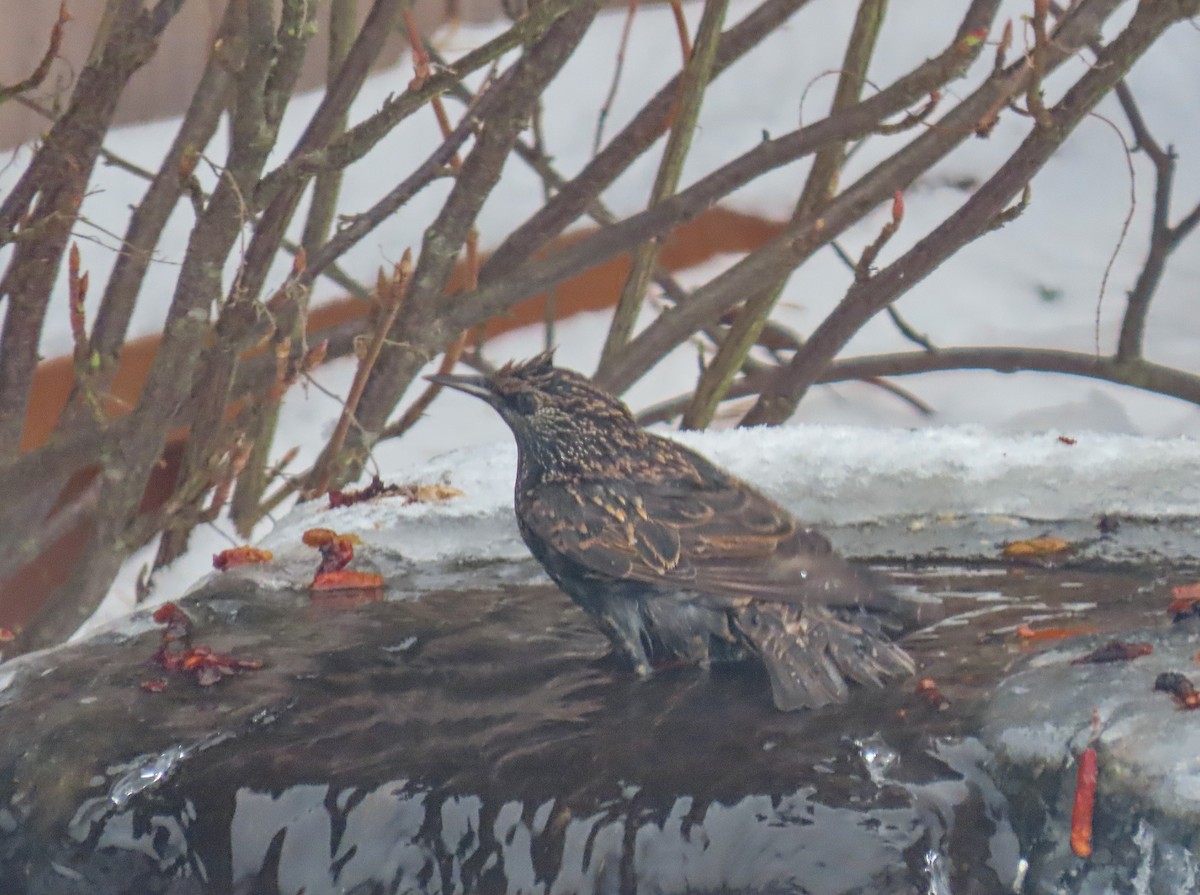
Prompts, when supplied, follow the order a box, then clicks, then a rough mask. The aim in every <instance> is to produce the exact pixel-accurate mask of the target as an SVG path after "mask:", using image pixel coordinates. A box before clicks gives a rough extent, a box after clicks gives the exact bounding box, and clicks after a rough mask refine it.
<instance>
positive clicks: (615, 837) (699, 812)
mask: <svg viewBox="0 0 1200 895" xmlns="http://www.w3.org/2000/svg"><path fill="white" fill-rule="evenodd" d="M524 574H527V572H521V573H511V577H514V578H519V577H521V575H524ZM506 575H510V573H509V572H505V571H504V570H503V569H498V570H495V575H494V576H493V580H503V579H504V578H505V577H506ZM388 597H389V598H388V599H385V600H382V601H380V602H374V603H367V604H365V605H357V606H354V607H353V608H350V609H347V608H345V607H346V606H347V605H348V603H345V602H337V601H327V602H323V603H320V602H314V601H313V599H312V598H311V596H310V595H309V594H308V593H307V592H303V591H279V590H270V591H268V590H263V589H260V588H256V587H254V586H253V585H251V584H250V583H249V582H247V581H245V580H241V581H239V580H237V579H229V580H222V579H217V580H215V581H214V582H213V583H211V584H210V585H209V586H208V588H207V589H206V592H204V593H200V594H197V595H196V596H195V597H193V598H190V599H188V600H184V601H182V603H181V605H182V607H183V608H184V609H185V610H186V611H187V613H188V614H189V615H190V616H191V618H192V619H193V621H194V632H193V634H194V639H195V641H196V642H203V643H206V644H209V645H210V646H211V647H212V649H213V650H214V651H217V652H220V653H227V654H230V655H234V656H242V657H247V658H254V659H259V660H262V661H263V662H264V663H265V665H264V667H263V668H262V669H261V670H258V671H252V672H246V673H241V674H237V675H234V676H230V677H225V678H222V679H220V680H218V681H217V682H216V683H215V684H212V685H211V686H200V685H199V683H198V682H197V681H196V680H195V679H194V678H192V677H187V676H184V675H181V674H175V673H164V672H163V671H162V669H159V668H155V667H153V666H151V665H150V664H148V663H149V660H150V658H151V656H152V655H153V653H154V651H155V649H156V648H157V647H158V643H159V634H160V632H159V630H158V629H157V626H155V625H153V624H152V623H151V622H150V620H149V619H148V617H147V616H144V615H143V616H139V617H136V618H135V620H134V621H133V622H132V623H130V624H127V625H126V626H125V627H124V628H122V629H121V630H119V631H115V632H108V633H105V634H99V635H96V636H93V637H92V638H90V639H88V640H86V641H83V642H80V643H76V644H72V645H69V646H66V647H62V648H59V649H56V650H52V651H48V652H44V653H41V654H36V655H33V656H29V657H25V658H23V659H20V660H17V661H14V662H11V663H7V664H5V665H3V666H0V687H2V689H0V725H3V729H4V731H5V735H4V737H3V738H0V891H2V892H4V893H6V895H33V893H54V895H60V893H64V895H84V893H87V895H115V893H130V895H133V893H139V895H140V893H169V895H199V893H222V895H224V893H251V892H253V893H276V892H281V893H289V895H291V893H297V892H300V891H304V892H305V893H306V895H318V893H334V892H337V893H372V895H374V893H397V892H414V891H437V892H476V891H484V892H490V891H512V892H551V891H553V892H591V891H596V892H634V891H638V892H664V893H666V892H683V891H713V892H715V891H720V892H767V891H789V892H791V891H805V892H811V893H819V895H834V893H843V892H871V893H884V895H886V893H897V895H899V893H905V895H908V893H911V892H914V891H922V892H931V891H936V892H943V891H949V888H947V887H952V888H953V891H954V892H955V893H958V895H985V893H992V892H996V891H1001V890H1003V889H1004V888H1006V887H1008V886H1011V882H1012V879H1013V876H1014V873H1015V869H1016V866H1017V844H1016V843H1017V840H1016V838H1015V836H1014V835H1013V832H1012V830H1011V828H1010V827H1009V826H1008V825H1007V821H1006V820H1005V818H1004V812H1005V809H1004V802H1003V798H1002V797H1001V796H1000V795H999V793H998V792H997V791H996V790H995V788H994V786H992V784H991V782H990V781H989V780H988V778H987V776H986V774H984V772H983V771H982V767H983V766H984V764H985V763H986V761H987V754H986V752H985V750H984V749H983V748H982V747H981V746H980V745H979V743H978V742H977V741H975V740H973V739H971V738H969V737H965V738H964V737H962V736H959V735H956V734H955V731H956V730H957V729H958V725H961V723H962V722H961V719H957V720H956V719H954V718H952V717H950V715H951V714H952V713H947V712H943V713H940V714H934V713H928V712H927V713H924V714H922V713H921V711H920V710H919V709H914V710H913V711H912V712H910V713H908V714H905V713H903V712H900V711H898V707H899V706H902V705H904V702H903V694H901V693H900V692H898V691H897V690H888V691H862V692H859V693H857V694H856V696H855V699H853V700H852V701H851V703H850V704H849V705H848V706H845V707H837V708H833V709H830V710H827V711H819V712H812V713H808V714H792V715H784V714H780V713H778V712H776V711H774V709H773V708H772V707H771V703H770V698H769V695H768V687H767V682H766V680H765V678H764V677H763V676H762V674H761V673H759V672H758V671H756V670H754V669H748V668H731V669H714V670H712V671H704V670H700V669H695V668H681V669H677V670H671V671H667V672H664V673H661V674H659V675H657V676H656V677H655V678H653V679H652V680H650V681H646V682H639V681H637V680H634V679H633V678H632V677H631V676H629V675H628V674H626V673H625V672H623V671H622V670H620V669H617V668H614V667H613V666H612V665H611V664H610V662H609V661H608V660H607V659H606V658H605V657H604V656H603V650H604V646H605V644H604V641H603V638H602V637H601V636H600V635H599V634H598V633H597V632H596V631H594V630H593V628H592V626H591V625H590V624H589V623H588V622H587V621H586V620H585V619H584V618H583V617H582V615H581V614H580V613H579V612H578V611H577V610H576V609H574V608H573V607H572V605H571V604H570V603H569V602H568V601H567V600H566V599H565V598H563V597H562V596H561V595H560V594H558V593H557V592H556V591H555V590H553V589H552V588H549V587H546V586H533V585H527V584H519V585H504V586H500V587H499V588H498V589H496V590H492V591H486V592H485V591H477V590H476V591H473V590H453V591H437V592H432V593H424V594H421V595H419V596H414V595H403V594H401V593H400V591H399V590H398V589H397V588H396V587H393V588H392V589H390V590H389V592H388ZM350 602H353V601H350ZM160 676H161V677H163V678H164V679H165V680H166V682H167V686H166V688H165V689H163V690H162V691H161V692H148V691H147V690H145V689H143V688H142V687H141V686H140V684H141V682H142V681H144V680H145V679H147V678H148V677H160Z"/></svg>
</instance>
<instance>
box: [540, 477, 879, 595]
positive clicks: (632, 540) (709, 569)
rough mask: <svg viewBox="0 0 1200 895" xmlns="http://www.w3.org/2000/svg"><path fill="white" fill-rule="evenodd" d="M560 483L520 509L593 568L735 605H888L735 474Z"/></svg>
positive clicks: (817, 537) (545, 536)
mask: <svg viewBox="0 0 1200 895" xmlns="http://www.w3.org/2000/svg"><path fill="white" fill-rule="evenodd" d="M705 478H706V479H707V480H706V481H705V482H704V483H703V484H697V483H695V482H686V481H667V482H657V483H653V484H646V483H639V484H638V485H637V486H636V487H635V486H634V485H632V484H628V483H620V482H616V483H614V482H612V481H605V482H595V483H590V482H564V483H561V484H558V485H556V486H553V487H551V488H548V489H545V488H544V489H542V490H541V492H540V494H539V496H538V499H536V500H531V501H528V502H524V503H523V504H522V506H521V516H522V521H523V523H524V524H525V525H526V526H527V527H528V528H529V529H530V530H531V532H532V533H533V534H534V535H535V536H536V537H538V538H540V539H542V540H544V541H546V542H548V543H549V544H551V545H552V546H553V547H554V548H555V549H557V550H559V551H561V552H564V553H566V554H567V555H569V556H570V557H572V558H573V559H574V560H575V561H576V562H578V563H579V564H581V565H583V566H584V567H585V568H587V569H589V570H590V571H592V572H595V573H599V574H602V575H605V576H610V577H613V578H624V579H630V580H634V581H641V582H645V583H647V584H651V585H657V586H660V587H662V588H663V589H664V590H668V589H669V590H676V589H678V590H688V591H695V592H697V593H703V594H708V595H712V596H718V597H728V598H731V599H735V600H738V601H741V600H744V599H745V598H752V599H763V600H773V601H777V602H784V603H808V602H819V603H822V604H825V605H833V606H861V607H864V608H881V609H882V608H889V607H888V606H885V605H883V603H885V602H886V601H885V600H883V599H882V595H881V594H880V592H879V589H878V588H877V587H875V586H874V582H873V581H871V579H870V577H869V576H868V575H866V574H864V573H862V572H861V571H859V570H858V569H856V568H855V567H854V566H852V565H850V564H849V563H847V562H846V561H845V560H843V559H842V558H841V557H840V556H838V555H837V554H836V553H834V552H833V550H832V549H831V547H830V545H829V542H828V541H827V540H826V539H825V538H824V537H823V536H822V535H821V534H820V533H818V532H817V531H815V530H813V529H811V528H808V527H806V526H803V525H801V524H800V523H799V522H797V521H796V519H795V518H794V517H793V516H792V515H791V514H790V513H788V512H787V511H786V510H784V509H782V508H780V507H779V506H777V505H776V504H775V503H773V502H772V501H770V500H768V499H767V498H766V497H764V496H763V495H761V494H759V493H758V492H756V491H754V490H753V489H751V488H749V487H748V486H746V485H745V484H743V483H742V482H740V481H738V480H736V479H734V478H733V477H732V476H728V475H724V474H722V475H720V477H719V478H714V477H709V476H706V477H705Z"/></svg>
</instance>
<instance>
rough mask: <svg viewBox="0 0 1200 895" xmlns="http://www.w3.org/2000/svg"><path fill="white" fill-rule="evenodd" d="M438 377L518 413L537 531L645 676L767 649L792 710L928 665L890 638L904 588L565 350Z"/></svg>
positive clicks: (524, 478)
mask: <svg viewBox="0 0 1200 895" xmlns="http://www.w3.org/2000/svg"><path fill="white" fill-rule="evenodd" d="M426 378H427V379H429V380H430V381H432V382H434V383H437V384H439V385H442V386H445V387H448V388H451V389H456V390H458V391H460V392H464V393H466V394H468V395H472V396H474V397H476V398H480V399H482V400H483V401H485V402H486V403H487V404H489V405H491V407H493V408H494V409H495V410H496V411H497V412H498V413H499V414H500V416H501V418H502V419H503V420H504V422H505V423H507V424H508V426H509V428H510V429H511V430H512V434H513V436H514V438H515V440H516V443H517V457H518V460H517V474H516V483H515V489H514V508H515V510H516V517H517V523H518V526H519V528H520V533H521V536H522V538H523V540H524V541H525V544H526V545H527V546H528V548H529V550H530V552H531V553H532V554H533V556H534V557H535V558H536V559H537V560H538V561H539V562H540V563H541V565H542V566H543V568H544V569H545V570H546V572H547V573H548V574H549V576H550V578H551V579H552V580H553V581H554V582H555V584H557V585H558V587H559V588H560V589H561V590H563V591H564V592H565V593H566V594H567V595H568V596H569V597H570V598H571V599H572V600H573V601H574V602H575V603H576V604H578V605H579V606H580V607H581V608H582V609H583V610H584V611H585V612H586V613H587V614H588V615H589V616H590V617H591V619H592V620H593V621H594V622H595V623H596V625H597V626H598V627H599V628H600V630H601V631H602V632H603V633H604V634H605V635H607V637H608V639H609V641H610V642H611V643H612V646H613V649H614V651H615V653H616V654H617V655H618V656H620V657H621V658H623V659H624V660H625V661H626V663H627V664H628V665H629V666H631V667H632V670H633V671H634V672H635V673H636V674H637V675H638V676H639V677H647V676H649V675H650V674H652V673H653V672H654V670H655V669H657V668H661V667H664V666H668V665H676V664H680V663H694V664H698V665H702V666H708V665H709V664H711V663H713V662H727V661H737V660H758V661H760V662H761V663H762V664H763V665H764V666H765V668H766V672H767V676H768V678H769V680H770V685H771V695H772V699H773V701H774V704H775V706H776V707H777V708H778V709H780V710H782V711H793V710H799V709H814V708H819V707H821V706H825V705H829V704H832V703H839V702H843V701H845V700H846V699H847V698H848V696H849V692H850V688H849V686H848V682H851V681H852V682H854V683H856V684H860V685H867V686H875V687H879V686H883V685H884V684H885V683H886V682H887V681H889V680H892V679H898V678H905V677H908V676H909V675H911V674H913V671H914V663H913V660H912V658H911V657H910V656H909V655H908V654H907V653H906V652H905V651H904V650H903V649H902V648H901V647H900V646H898V645H897V644H896V643H894V642H892V640H891V639H890V637H889V636H888V630H887V629H888V628H889V625H892V622H893V620H894V619H899V618H900V617H901V616H902V615H903V614H904V610H903V607H902V606H901V602H902V601H901V600H900V599H899V598H897V597H895V596H893V595H891V594H890V593H889V592H888V591H887V589H886V588H883V587H881V586H880V585H879V582H878V580H877V579H876V578H875V577H874V576H873V575H872V574H871V573H869V572H867V571H866V570H863V569H860V568H859V567H857V566H855V565H853V564H851V563H850V562H848V561H847V560H845V559H843V558H842V557H841V556H840V555H839V554H837V553H836V552H835V551H834V550H833V548H832V546H831V545H830V542H829V541H828V540H827V539H826V538H825V537H824V536H823V535H822V534H821V533H820V532H818V531H817V530H816V529H814V528H812V527H810V526H807V525H804V524H803V523H801V522H800V521H798V520H797V519H796V518H795V517H793V516H792V514H791V513H789V512H788V511H787V510H785V509H783V508H782V507H781V506H779V505H778V504H777V503H775V502H774V501H772V500H771V499H769V498H768V497H766V496H765V495H763V494H762V493H760V492H759V491H758V490H756V489H754V488H753V487H751V486H750V485H748V484H746V483H745V482H743V481H741V480H740V479H738V478H737V477H735V476H734V475H732V474H731V473H729V472H727V471H726V470H724V469H722V468H721V467H719V466H717V465H716V464H715V463H712V462H711V461H709V460H708V459H707V458H705V457H704V456H703V455H701V454H700V453H698V452H696V451H693V450H691V449H689V448H687V447H685V446H684V445H682V444H680V443H678V442H676V441H674V440H671V439H669V438H666V437H663V436H660V435H657V434H654V433H652V432H649V431H647V430H646V429H644V428H642V427H641V426H639V425H638V424H637V423H636V421H635V420H634V417H633V415H632V414H631V413H630V411H629V408H628V407H627V406H626V405H625V404H624V403H623V402H622V401H620V400H619V399H618V398H616V397H614V396H613V395H611V394H609V393H608V392H606V391H604V390H603V389H601V388H599V387H598V386H597V385H595V384H593V383H592V381H591V380H589V379H588V378H587V377H585V376H583V375H582V374H580V373H577V372H575V371H573V370H569V369H566V368H563V367H558V366H555V365H554V358H553V352H552V351H549V352H544V353H542V354H539V355H537V356H536V357H533V358H531V359H529V360H527V361H523V362H509V363H507V364H505V365H504V366H502V367H500V368H499V369H497V370H495V371H494V372H492V373H490V374H487V375H465V374H447V373H443V374H437V375H431V376H428V377H426ZM892 627H898V626H896V625H892Z"/></svg>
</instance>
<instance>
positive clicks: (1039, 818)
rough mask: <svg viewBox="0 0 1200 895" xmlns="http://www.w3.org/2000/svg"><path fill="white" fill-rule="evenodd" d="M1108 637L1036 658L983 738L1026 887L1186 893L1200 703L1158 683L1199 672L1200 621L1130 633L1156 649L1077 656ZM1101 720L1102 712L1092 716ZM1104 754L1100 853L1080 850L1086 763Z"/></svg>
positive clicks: (1195, 818) (1196, 834) (1198, 789)
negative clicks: (1187, 705) (1116, 657)
mask: <svg viewBox="0 0 1200 895" xmlns="http://www.w3.org/2000/svg"><path fill="white" fill-rule="evenodd" d="M1105 639H1106V638H1105V637H1097V638H1079V639H1077V640H1073V641H1069V642H1066V643H1064V644H1063V645H1062V646H1061V647H1059V648H1056V649H1053V650H1050V651H1048V652H1046V653H1043V654H1041V655H1039V656H1037V657H1036V658H1034V659H1032V660H1030V661H1028V663H1027V664H1026V667H1024V668H1023V669H1021V670H1020V671H1018V672H1017V673H1015V674H1013V675H1011V676H1010V677H1008V678H1007V679H1005V680H1004V681H1003V683H1002V684H1001V685H1000V686H999V687H998V688H997V690H996V692H995V694H994V696H993V697H992V699H991V701H990V704H989V705H988V708H987V710H986V713H985V721H984V725H983V731H982V734H981V737H982V739H983V741H984V742H985V743H986V744H987V745H988V746H989V747H990V748H991V749H992V751H993V752H994V753H995V757H996V762H997V770H996V774H995V776H996V778H997V779H998V781H999V786H1000V788H1001V790H1003V792H1004V793H1005V794H1006V795H1007V796H1008V798H1009V800H1010V803H1011V806H1012V811H1013V815H1012V816H1013V823H1014V826H1015V827H1016V830H1017V832H1018V834H1019V836H1020V838H1021V841H1022V843H1023V844H1024V845H1025V846H1026V848H1027V853H1028V857H1029V862H1030V867H1029V873H1028V878H1027V882H1026V889H1025V891H1026V892H1028V893H1037V895H1041V893H1081V895H1083V893H1109V892H1114V893H1123V892H1130V893H1133V892H1137V893H1154V895H1158V893H1164V895H1165V893H1180V892H1195V891H1197V890H1198V887H1200V712H1197V711H1186V710H1182V709H1181V708H1180V707H1179V705H1177V703H1176V702H1175V701H1174V700H1173V699H1172V698H1171V697H1170V696H1169V695H1168V694H1167V693H1164V692H1156V691H1155V689H1154V687H1155V681H1156V679H1157V678H1158V676H1159V675H1160V674H1163V673H1164V672H1180V673H1183V674H1185V675H1195V679H1196V680H1197V681H1200V664H1198V663H1197V660H1196V659H1197V650H1198V649H1200V623H1198V622H1196V621H1190V622H1187V623H1182V624H1176V625H1171V624H1170V623H1169V622H1167V621H1166V620H1165V618H1164V621H1163V623H1162V625H1161V626H1159V627H1155V628H1151V629H1148V630H1140V631H1129V632H1126V633H1123V634H1122V635H1121V639H1122V640H1128V641H1144V642H1147V643H1150V644H1151V645H1152V647H1153V652H1152V653H1151V654H1150V655H1146V656H1142V657H1140V658H1136V659H1133V660H1131V661H1128V662H1113V663H1106V664H1075V665H1072V664H1071V662H1072V660H1076V659H1078V658H1079V657H1081V656H1083V655H1085V654H1086V653H1088V652H1089V651H1090V650H1092V649H1094V648H1096V647H1098V646H1101V645H1103V643H1104V641H1105ZM1093 719H1095V721H1093ZM1089 743H1090V744H1092V745H1093V746H1094V748H1095V749H1096V752H1097V756H1098V763H1099V774H1098V784H1097V787H1096V807H1095V813H1094V846H1093V849H1094V850H1093V853H1092V854H1091V856H1089V857H1086V858H1081V857H1077V856H1076V855H1075V854H1074V853H1073V852H1072V850H1071V847H1070V841H1069V840H1070V827H1071V812H1072V801H1073V797H1074V792H1075V785H1076V760H1077V756H1078V755H1079V754H1080V752H1081V751H1082V750H1083V749H1085V748H1086V747H1087V746H1088V745H1089Z"/></svg>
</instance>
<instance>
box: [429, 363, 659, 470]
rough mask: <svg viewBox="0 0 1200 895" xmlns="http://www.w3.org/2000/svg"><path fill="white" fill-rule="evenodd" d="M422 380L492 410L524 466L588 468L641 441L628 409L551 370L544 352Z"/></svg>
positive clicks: (580, 379)
mask: <svg viewBox="0 0 1200 895" xmlns="http://www.w3.org/2000/svg"><path fill="white" fill-rule="evenodd" d="M426 378H427V379H429V380H430V381H431V382H436V383H438V384H439V385H444V386H446V387H448V388H453V389H457V390H458V391H460V392H465V393H466V394H468V395H474V396H475V397H476V398H480V399H482V400H484V401H486V402H487V403H488V404H490V405H491V406H492V407H494V408H495V409H496V412H497V413H499V414H500V416H501V417H503V419H504V421H505V422H506V423H508V426H509V428H510V429H512V431H513V435H514V436H515V437H516V440H517V446H518V448H519V449H520V451H521V455H522V459H523V461H533V462H536V463H538V464H539V465H541V466H542V467H543V468H546V469H550V470H561V471H568V470H572V469H580V470H584V469H588V468H589V465H595V464H597V463H601V462H604V458H606V457H609V456H612V455H614V454H616V453H619V452H620V451H623V450H628V449H630V448H631V447H635V446H636V445H637V444H638V443H640V441H641V440H642V439H643V438H644V437H645V435H644V433H643V432H642V430H641V429H640V428H639V427H638V425H637V423H636V422H635V421H634V419H633V415H632V414H631V413H630V412H629V408H627V407H626V406H625V405H624V404H623V403H621V401H619V400H618V399H616V398H614V397H613V396H612V395H610V394H608V393H607V392H605V391H604V390H602V389H600V388H598V387H597V386H595V385H593V384H592V383H591V381H590V380H588V379H587V378H586V377H584V376H582V375H580V374H579V373H576V372H575V371H574V370H565V369H563V368H561V367H556V366H554V357H553V353H552V352H549V351H547V352H544V353H542V354H539V355H537V356H536V357H534V358H531V359H530V360H527V361H524V362H522V363H508V364H505V365H504V366H503V367H501V368H500V369H499V370H497V371H496V372H494V373H492V374H491V375H488V376H451V375H436V376H427V377H426Z"/></svg>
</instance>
